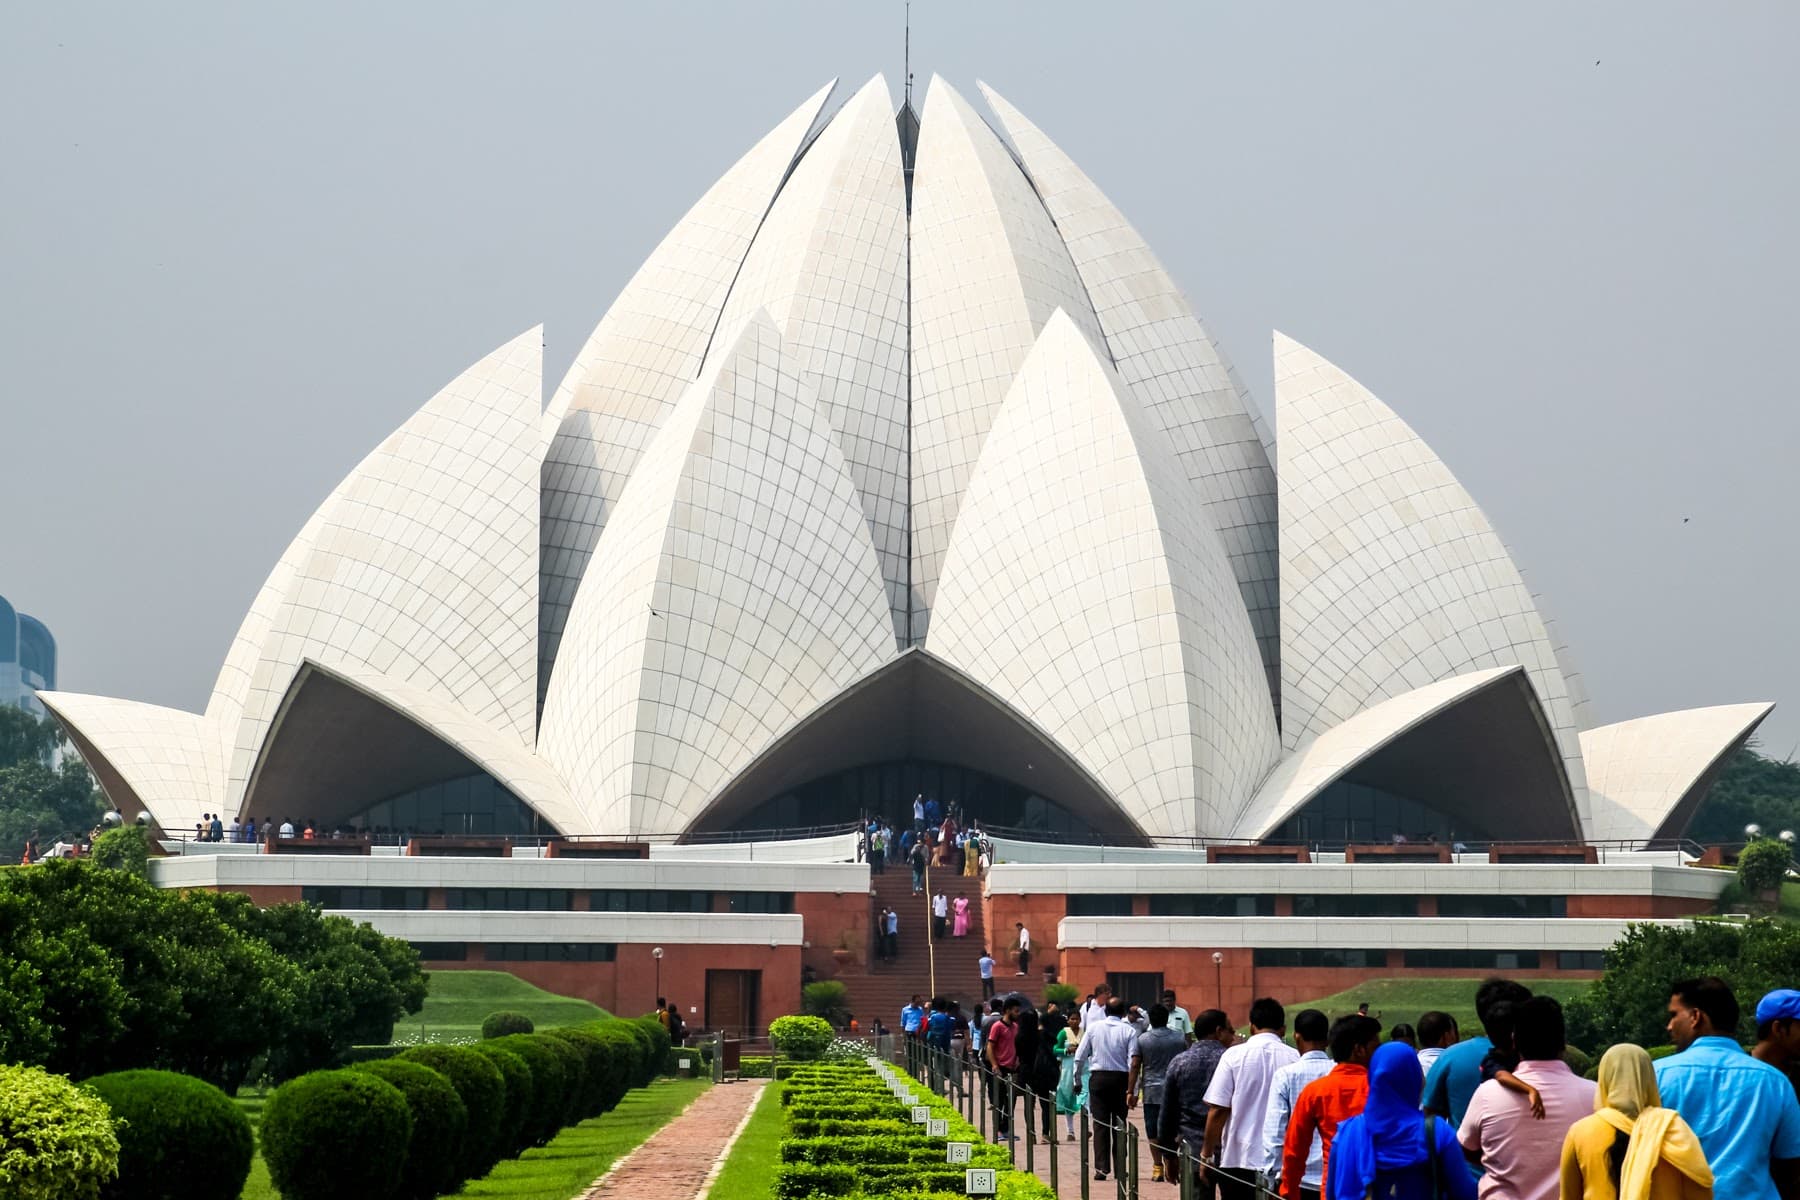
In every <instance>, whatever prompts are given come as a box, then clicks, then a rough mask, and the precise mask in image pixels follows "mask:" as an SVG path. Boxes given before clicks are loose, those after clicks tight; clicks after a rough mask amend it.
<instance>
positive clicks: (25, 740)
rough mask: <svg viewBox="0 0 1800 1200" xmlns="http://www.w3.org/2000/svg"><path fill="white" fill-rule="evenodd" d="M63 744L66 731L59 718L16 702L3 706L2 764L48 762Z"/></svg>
mask: <svg viewBox="0 0 1800 1200" xmlns="http://www.w3.org/2000/svg"><path fill="white" fill-rule="evenodd" d="M61 746H62V731H61V730H60V729H58V728H57V725H56V722H54V721H45V720H42V719H40V718H39V717H38V716H37V715H36V714H34V713H28V712H26V711H25V710H24V709H22V708H15V707H13V706H12V705H6V706H4V707H0V767H10V766H15V765H17V764H18V763H22V762H42V763H47V762H49V761H50V756H51V755H52V754H54V753H55V752H56V751H57V750H58V749H60V748H61Z"/></svg>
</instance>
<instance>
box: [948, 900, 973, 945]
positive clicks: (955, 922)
mask: <svg viewBox="0 0 1800 1200" xmlns="http://www.w3.org/2000/svg"><path fill="white" fill-rule="evenodd" d="M950 913H951V920H950V936H951V937H959V938H960V937H968V936H969V898H968V897H967V896H958V897H957V898H956V899H955V900H952V901H951V902H950Z"/></svg>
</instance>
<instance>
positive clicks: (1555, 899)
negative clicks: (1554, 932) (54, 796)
mask: <svg viewBox="0 0 1800 1200" xmlns="http://www.w3.org/2000/svg"><path fill="white" fill-rule="evenodd" d="M1438 915H1439V916H1440V917H1566V916H1568V915H1569V899H1568V897H1567V896H1439V897H1438Z"/></svg>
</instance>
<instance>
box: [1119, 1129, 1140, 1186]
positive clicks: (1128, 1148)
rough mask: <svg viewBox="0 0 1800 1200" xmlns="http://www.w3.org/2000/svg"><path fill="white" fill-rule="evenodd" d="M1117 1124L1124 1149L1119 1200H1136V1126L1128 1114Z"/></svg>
mask: <svg viewBox="0 0 1800 1200" xmlns="http://www.w3.org/2000/svg"><path fill="white" fill-rule="evenodd" d="M1119 1125H1120V1128H1121V1129H1122V1130H1123V1132H1122V1133H1121V1134H1120V1135H1119V1141H1120V1142H1121V1143H1122V1144H1123V1148H1124V1150H1125V1170H1123V1171H1121V1172H1119V1196H1120V1197H1121V1200H1138V1132H1137V1126H1135V1125H1133V1124H1132V1123H1131V1119H1130V1117H1129V1116H1122V1117H1120V1118H1119ZM1128 1180H1129V1181H1128Z"/></svg>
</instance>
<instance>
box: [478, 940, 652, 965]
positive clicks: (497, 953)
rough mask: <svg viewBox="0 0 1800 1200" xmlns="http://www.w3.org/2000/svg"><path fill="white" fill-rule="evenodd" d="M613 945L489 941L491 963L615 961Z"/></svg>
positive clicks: (487, 955)
mask: <svg viewBox="0 0 1800 1200" xmlns="http://www.w3.org/2000/svg"><path fill="white" fill-rule="evenodd" d="M618 949H619V948H618V946H616V945H615V944H613V943H612V942H489V943H488V944H487V947H486V957H487V960H488V961H489V962H612V961H613V959H614V958H615V957H617V955H618Z"/></svg>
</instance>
